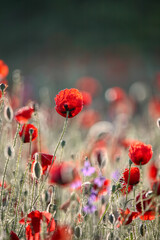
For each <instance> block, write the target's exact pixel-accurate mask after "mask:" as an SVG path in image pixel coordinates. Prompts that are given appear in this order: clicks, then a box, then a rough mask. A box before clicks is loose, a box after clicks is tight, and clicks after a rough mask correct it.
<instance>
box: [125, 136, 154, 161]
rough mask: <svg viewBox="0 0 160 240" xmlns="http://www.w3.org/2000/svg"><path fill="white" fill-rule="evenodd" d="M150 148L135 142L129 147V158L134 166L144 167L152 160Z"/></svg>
mask: <svg viewBox="0 0 160 240" xmlns="http://www.w3.org/2000/svg"><path fill="white" fill-rule="evenodd" d="M152 154H153V152H152V146H151V145H146V144H144V143H143V142H139V141H137V142H136V143H133V144H132V145H131V146H130V149H129V154H128V155H129V157H130V159H131V161H132V162H134V163H135V164H136V165H140V164H141V165H144V164H146V163H148V162H149V160H150V159H151V158H152Z"/></svg>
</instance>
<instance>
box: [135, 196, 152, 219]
mask: <svg viewBox="0 0 160 240" xmlns="http://www.w3.org/2000/svg"><path fill="white" fill-rule="evenodd" d="M142 202H143V210H144V213H143V215H142V204H141V193H140V194H138V195H137V197H136V209H137V211H138V212H139V213H140V214H141V215H140V219H141V220H154V219H155V215H156V203H155V202H154V199H153V196H149V195H148V194H147V192H146V191H143V192H142Z"/></svg>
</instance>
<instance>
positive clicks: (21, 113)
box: [15, 106, 34, 124]
mask: <svg viewBox="0 0 160 240" xmlns="http://www.w3.org/2000/svg"><path fill="white" fill-rule="evenodd" d="M33 112H34V108H33V107H29V106H26V107H22V108H20V109H19V110H18V111H17V112H16V113H15V119H16V121H17V122H19V123H21V124H24V123H27V122H28V120H29V119H30V118H31V117H32V113H33Z"/></svg>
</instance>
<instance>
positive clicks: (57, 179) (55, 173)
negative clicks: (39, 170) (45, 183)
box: [50, 162, 80, 186]
mask: <svg viewBox="0 0 160 240" xmlns="http://www.w3.org/2000/svg"><path fill="white" fill-rule="evenodd" d="M79 181H80V176H79V174H78V171H77V169H76V168H75V166H74V165H73V164H71V163H68V162H62V163H59V164H58V163H57V164H54V166H53V167H52V168H51V171H50V183H55V184H58V185H60V186H68V185H71V184H73V183H74V184H75V183H79Z"/></svg>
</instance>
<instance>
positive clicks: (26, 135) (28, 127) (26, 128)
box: [19, 124, 38, 143]
mask: <svg viewBox="0 0 160 240" xmlns="http://www.w3.org/2000/svg"><path fill="white" fill-rule="evenodd" d="M31 131H33V133H32V135H31V136H32V138H31V141H33V140H35V139H36V138H37V136H38V129H37V128H36V127H35V126H34V125H32V124H24V125H23V126H22V129H21V131H20V132H19V136H20V138H21V139H22V141H23V142H24V143H27V142H30V132H31Z"/></svg>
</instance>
